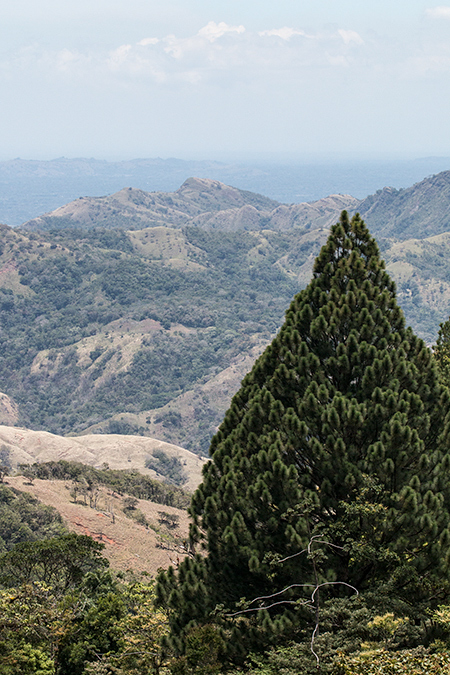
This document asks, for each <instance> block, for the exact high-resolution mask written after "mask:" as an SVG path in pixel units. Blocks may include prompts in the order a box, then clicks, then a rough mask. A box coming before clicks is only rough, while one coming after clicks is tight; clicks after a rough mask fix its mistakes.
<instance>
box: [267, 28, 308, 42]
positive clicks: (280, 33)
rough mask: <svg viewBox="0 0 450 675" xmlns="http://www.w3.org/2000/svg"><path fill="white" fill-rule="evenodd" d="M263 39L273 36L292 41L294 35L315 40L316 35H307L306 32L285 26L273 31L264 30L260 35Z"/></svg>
mask: <svg viewBox="0 0 450 675" xmlns="http://www.w3.org/2000/svg"><path fill="white" fill-rule="evenodd" d="M258 35H260V36H261V37H266V36H268V37H271V36H276V37H279V38H281V39H282V40H286V41H287V40H290V39H291V37H293V36H294V35H301V36H302V37H306V38H312V39H313V38H314V35H307V33H305V31H304V30H295V28H288V27H287V26H284V28H273V29H272V30H263V31H261V32H260V33H258Z"/></svg>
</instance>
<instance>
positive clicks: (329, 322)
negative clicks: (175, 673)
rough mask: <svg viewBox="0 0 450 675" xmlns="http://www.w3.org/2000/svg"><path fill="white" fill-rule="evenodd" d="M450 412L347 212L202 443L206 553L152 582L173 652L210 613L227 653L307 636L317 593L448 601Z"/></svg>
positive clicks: (200, 532) (197, 505)
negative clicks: (299, 632) (219, 623)
mask: <svg viewBox="0 0 450 675" xmlns="http://www.w3.org/2000/svg"><path fill="white" fill-rule="evenodd" d="M448 411H449V394H448V391H447V389H446V388H445V387H443V386H442V385H441V384H440V381H439V377H438V373H437V369H436V365H435V363H434V359H433V356H432V354H431V352H430V350H429V349H428V348H427V347H426V346H425V344H424V343H423V341H422V340H420V339H418V338H417V337H416V336H415V335H414V333H413V332H412V330H411V329H407V328H405V322H404V318H403V314H402V312H401V310H400V308H399V307H398V305H397V302H396V298H395V285H394V283H393V282H392V281H391V279H390V278H389V275H388V274H387V272H386V271H385V266H384V263H383V261H382V260H381V259H380V255H379V250H378V247H377V244H376V242H375V240H374V239H373V238H372V237H371V236H370V234H369V232H368V229H367V227H366V226H365V224H364V222H363V221H362V220H361V218H360V216H359V215H358V214H357V215H355V216H354V217H353V218H352V219H351V220H350V219H349V217H348V215H347V213H346V212H345V211H344V212H343V213H342V215H341V219H340V222H339V223H338V224H337V225H335V226H334V227H333V228H332V229H331V233H330V236H329V239H328V241H327V243H326V244H325V246H324V247H323V248H322V250H321V252H320V255H319V256H318V258H317V260H316V262H315V266H314V273H313V279H312V281H311V282H310V284H309V285H308V286H307V288H306V289H304V290H303V291H301V292H300V293H299V294H298V295H297V296H295V298H294V300H293V301H292V304H291V306H290V308H289V309H288V311H287V313H286V320H285V323H284V325H283V326H282V328H281V330H280V331H279V333H278V335H277V336H276V338H275V339H274V340H273V342H272V344H271V345H269V347H267V349H266V350H265V352H264V353H263V355H262V356H261V357H260V358H259V360H258V361H257V362H256V364H255V366H254V367H253V369H252V371H251V372H250V373H249V374H248V375H247V376H246V377H245V378H244V380H243V382H242V386H241V388H240V390H239V391H238V393H237V394H236V395H235V397H234V398H233V401H232V404H231V407H230V409H229V410H228V412H227V414H226V416H225V419H224V421H223V423H222V425H221V426H220V428H219V431H218V432H217V434H216V435H215V437H214V438H213V440H212V443H211V448H210V453H211V461H210V462H209V463H208V465H207V466H206V467H205V470H204V480H203V483H202V485H201V486H200V487H199V488H198V490H197V491H196V493H195V494H194V496H193V499H192V504H191V515H192V518H193V524H192V528H191V537H192V541H193V544H194V545H201V546H203V547H204V548H205V550H206V555H201V554H200V553H197V554H196V555H195V556H194V557H193V558H187V559H186V560H185V561H183V562H182V563H181V565H180V566H179V568H178V570H177V571H175V570H173V569H170V570H169V571H168V572H167V573H162V574H161V575H160V577H159V585H158V595H159V598H160V601H162V602H164V603H166V604H167V606H169V607H170V608H171V625H172V633H173V635H174V639H175V641H178V642H177V644H178V648H179V649H180V651H182V649H183V644H184V641H185V636H186V635H187V634H189V631H190V630H192V628H193V626H195V625H196V624H202V623H204V624H206V623H208V622H209V621H211V617H212V616H213V614H212V613H213V612H214V610H215V608H217V606H225V608H226V611H225V612H224V613H223V617H224V620H225V622H226V624H227V628H228V630H229V631H231V635H232V636H233V639H231V640H229V642H228V645H229V646H228V649H229V650H230V651H233V650H237V649H238V647H239V645H240V644H241V643H244V644H247V645H248V644H249V642H248V640H249V638H250V636H253V638H254V639H262V640H267V635H268V633H269V632H270V634H271V635H272V636H273V635H275V636H276V635H277V634H278V635H279V634H280V632H284V633H286V632H289V631H292V630H295V629H296V626H297V627H298V626H299V625H303V626H305V625H312V626H314V624H315V622H316V621H317V611H318V602H319V593H318V592H317V593H315V594H314V597H313V598H312V599H311V593H312V591H313V589H318V588H320V589H321V594H323V593H324V592H326V593H327V594H328V597H330V596H332V595H334V596H346V595H349V592H350V591H349V585H351V586H352V587H354V588H355V589H357V590H358V591H359V592H364V591H365V590H369V589H370V590H373V589H374V588H379V589H384V591H383V592H384V593H385V595H386V596H389V597H391V598H392V597H395V598H396V600H398V601H400V600H401V601H402V602H406V603H407V602H408V601H410V600H411V599H412V598H413V597H414V601H415V603H416V605H417V604H419V605H420V603H421V602H423V603H424V604H427V603H429V602H430V598H431V597H433V598H434V600H435V601H437V600H438V599H440V600H441V601H442V600H444V599H445V598H446V596H447V582H446V581H445V578H446V577H445V574H446V570H447V569H448V565H449V551H450V548H449V545H450V535H449V531H448V525H449V512H448V504H449V497H450V493H449V482H448V473H449V468H450V455H449V453H448V433H449V430H448V420H447V418H448ZM242 599H245V600H246V601H247V604H246V605H245V604H244V605H243V604H242V603H241V600H242ZM255 599H256V600H257V602H256V603H255V602H254V601H255ZM249 603H250V604H249ZM243 607H245V609H243ZM265 607H267V609H264V608H265ZM253 610H254V611H253ZM236 613H237V617H235V616H232V615H236ZM227 617H228V618H227ZM229 634H230V633H229ZM245 635H247V643H245V640H242V638H243V636H245ZM234 638H235V639H234ZM253 638H252V639H253ZM253 643H254V642H253Z"/></svg>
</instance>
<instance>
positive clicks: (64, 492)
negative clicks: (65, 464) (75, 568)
mask: <svg viewBox="0 0 450 675" xmlns="http://www.w3.org/2000/svg"><path fill="white" fill-rule="evenodd" d="M6 482H7V484H8V485H10V486H11V487H14V488H16V489H17V490H21V491H23V492H28V493H30V494H32V495H33V496H34V497H36V498H37V499H39V501H41V502H42V503H43V504H48V505H49V506H53V507H54V508H56V509H57V510H58V511H59V513H61V515H62V517H63V518H64V521H65V524H66V526H67V527H68V529H69V530H70V531H72V532H76V533H77V534H86V535H88V536H90V537H92V538H93V539H95V540H96V541H99V542H101V543H103V544H104V545H105V549H104V555H105V557H106V558H107V559H108V560H109V562H110V564H111V567H112V568H113V569H115V570H122V571H126V570H134V571H136V572H148V573H149V574H151V575H153V576H154V575H155V574H156V572H157V570H158V569H159V568H167V567H169V565H171V564H172V565H177V564H178V562H179V561H181V560H182V559H183V558H184V557H185V553H184V551H183V545H184V544H183V542H184V541H185V540H186V539H187V535H188V527H189V518H188V514H187V513H186V511H182V510H180V509H176V508H174V507H171V506H162V505H161V504H155V503H153V502H149V501H146V500H143V499H138V500H137V504H136V508H137V509H139V511H141V512H142V513H143V514H144V516H145V518H146V520H147V521H148V523H149V526H148V527H146V526H145V525H140V524H138V523H137V522H136V521H135V520H133V519H131V518H129V517H127V516H126V515H125V514H124V512H123V510H122V508H123V499H124V497H125V496H126V495H125V496H120V495H117V494H116V493H114V492H111V491H110V490H107V489H105V488H101V490H100V492H101V494H100V497H99V499H98V503H97V509H94V508H90V507H89V505H88V504H86V505H85V504H84V503H82V502H83V499H82V498H81V497H79V496H78V499H77V503H74V502H73V498H72V497H71V485H70V484H69V483H67V482H66V481H61V480H39V479H35V480H34V481H33V485H30V484H29V483H27V481H26V479H25V478H24V477H23V476H14V477H8V479H7V481H6ZM161 513H165V514H169V515H170V516H174V517H175V521H177V524H176V526H175V527H173V528H168V527H167V526H166V525H164V524H161V523H160V522H159V521H160V520H161V515H160V514H161ZM113 514H114V515H113ZM177 519H178V520H177Z"/></svg>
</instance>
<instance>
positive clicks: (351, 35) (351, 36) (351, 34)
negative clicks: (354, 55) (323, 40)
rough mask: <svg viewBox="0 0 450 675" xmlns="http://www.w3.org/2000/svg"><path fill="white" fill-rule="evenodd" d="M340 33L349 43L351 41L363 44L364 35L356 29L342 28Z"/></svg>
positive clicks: (346, 42)
mask: <svg viewBox="0 0 450 675" xmlns="http://www.w3.org/2000/svg"><path fill="white" fill-rule="evenodd" d="M338 33H339V35H340V36H341V38H342V39H343V40H344V42H345V44H346V45H348V44H350V43H351V42H354V43H355V44H357V45H363V44H364V40H363V39H362V37H361V36H360V35H359V34H358V33H357V32H356V31H354V30H343V29H342V28H340V29H339V30H338Z"/></svg>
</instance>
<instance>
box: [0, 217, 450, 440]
mask: <svg viewBox="0 0 450 675" xmlns="http://www.w3.org/2000/svg"><path fill="white" fill-rule="evenodd" d="M1 234H2V239H1V246H0V253H1V257H0V264H1V266H2V269H3V270H4V276H3V277H2V279H1V280H0V309H1V312H0V329H1V330H0V345H1V350H0V390H1V391H4V392H5V393H7V394H8V395H10V396H11V397H12V398H13V399H14V400H15V401H16V402H17V403H18V405H19V420H18V422H19V424H21V425H23V426H28V427H30V428H41V429H46V430H48V431H52V432H54V433H61V434H66V433H69V432H80V431H83V430H85V429H87V428H91V427H95V430H96V431H99V432H101V431H103V432H106V433H135V434H136V433H140V434H147V433H152V434H155V433H156V434H157V435H158V436H159V437H160V438H162V439H164V440H168V441H170V442H174V443H177V444H179V445H183V446H184V447H187V448H188V449H192V450H194V451H196V452H203V453H206V451H207V448H208V446H209V442H210V438H211V435H212V433H213V431H214V429H215V428H216V427H217V426H218V424H219V423H220V419H221V417H222V415H223V412H224V411H225V409H226V406H227V404H228V400H225V399H224V400H220V401H219V400H218V399H217V400H216V398H217V392H218V391H220V389H216V390H214V391H212V390H211V391H209V392H208V393H205V389H204V386H205V383H206V382H208V381H211V379H212V378H214V377H215V376H217V375H218V373H220V372H221V371H222V370H223V369H224V368H226V367H228V366H229V365H230V363H231V362H233V359H238V358H239V356H240V355H243V354H246V353H249V352H250V350H251V349H252V348H253V347H255V346H258V345H263V344H266V343H267V342H268V341H269V340H270V338H271V336H273V334H274V333H275V332H276V330H277V329H278V327H279V325H280V324H281V321H282V316H283V312H284V309H285V307H286V306H287V304H288V301H289V298H290V297H292V295H293V294H294V293H295V292H296V291H297V290H298V288H299V285H301V284H302V283H304V282H303V279H306V278H307V276H305V271H304V266H308V265H309V264H310V263H309V262H308V261H309V260H310V259H311V256H312V255H313V254H315V253H316V252H317V250H318V245H319V243H320V241H321V237H322V235H321V233H320V231H319V232H317V233H311V232H308V233H302V231H301V230H294V231H287V232H270V231H264V232H260V233H256V234H255V233H253V234H252V233H249V232H243V231H241V232H221V231H203V230H201V229H200V228H194V227H190V228H185V229H184V230H183V231H182V232H181V231H180V230H175V229H172V230H168V229H167V228H154V230H143V231H142V232H141V233H127V232H124V231H121V230H109V231H105V230H101V229H97V230H85V231H82V230H73V229H70V230H62V231H61V230H59V231H55V232H50V233H46V234H45V235H44V234H35V233H28V234H25V233H24V234H23V235H22V234H18V233H16V232H14V231H12V230H10V229H9V228H6V227H3V228H2V231H1ZM447 249H448V242H447V241H446V240H445V239H442V241H439V242H438V241H435V242H434V241H433V242H431V241H430V242H427V241H424V242H422V243H420V246H419V244H414V247H412V248H411V251H410V249H409V248H408V246H406V245H405V246H404V247H403V248H402V249H401V250H397V248H396V246H395V245H394V246H391V245H390V244H389V245H387V244H385V245H384V251H385V254H386V255H388V256H391V258H392V260H393V264H394V265H398V264H400V265H403V267H401V270H403V269H404V265H405V264H406V265H409V266H411V265H413V266H415V267H414V269H416V270H417V275H416V276H415V277H414V275H413V277H408V278H405V279H403V280H402V281H401V283H400V284H399V298H400V299H401V304H402V306H403V307H404V309H405V311H406V312H407V318H408V321H411V322H413V324H414V325H416V327H418V328H419V329H420V334H421V335H423V336H425V337H426V338H427V340H429V341H431V340H433V338H434V335H435V334H436V330H437V326H438V323H439V322H440V321H442V317H443V316H445V315H447V314H448V310H447V306H448V305H449V301H450V295H449V288H450V286H449V279H448V278H447V277H448V275H447V272H446V268H445V264H444V263H445V259H446V256H447ZM174 261H175V262H174ZM397 261H398V262H397ZM399 269H400V268H399ZM408 269H409V268H408ZM308 274H309V272H308ZM402 274H403V272H402ZM414 274H416V273H414ZM298 275H300V276H298ZM424 284H425V285H424ZM426 284H428V285H429V286H430V289H431V290H430V294H431V295H430V296H429V298H428V297H427V301H426V302H425V301H424V299H423V296H424V293H425V290H426V288H427V286H426ZM447 287H449V288H447ZM427 292H428V291H427ZM447 296H449V297H447ZM444 307H445V308H446V309H445V310H443V308H444ZM443 311H444V313H443ZM188 391H189V392H194V393H195V397H196V398H197V399H198V402H197V403H196V402H194V403H191V404H190V408H189V411H188V412H186V413H184V412H183V411H177V409H176V408H175V410H174V411H172V410H169V411H167V410H165V409H164V410H163V411H161V412H158V411H159V409H160V408H161V407H163V406H166V405H167V404H169V403H170V402H171V401H174V400H175V399H176V397H177V396H179V395H181V394H183V393H185V392H188ZM215 397H216V398H215ZM174 413H175V414H178V415H180V414H182V423H179V422H180V420H178V421H177V420H176V419H175V417H174V416H173V415H174ZM121 414H124V415H125V417H124V418H123V419H122V418H120V415H121Z"/></svg>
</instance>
